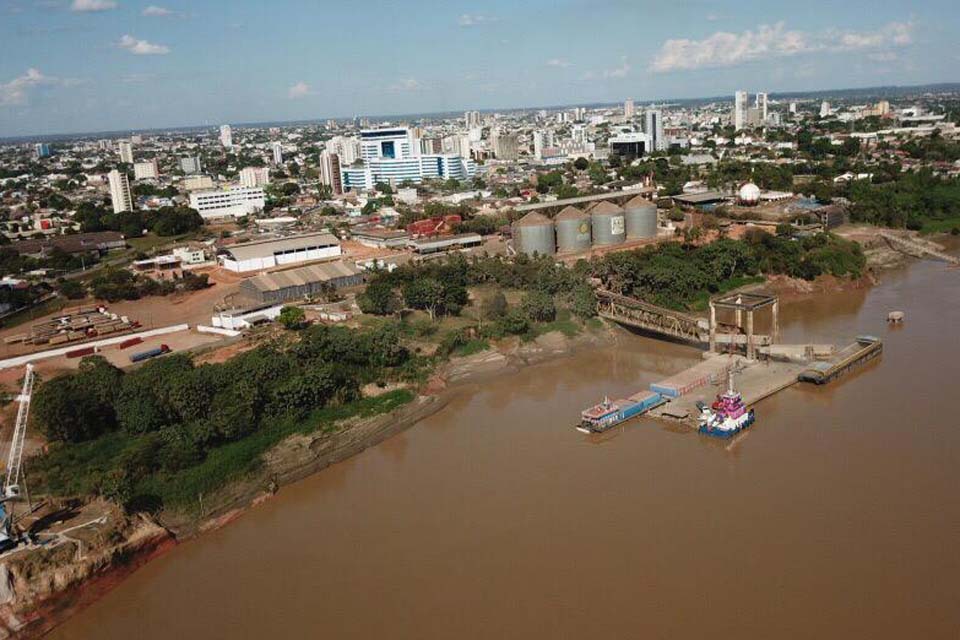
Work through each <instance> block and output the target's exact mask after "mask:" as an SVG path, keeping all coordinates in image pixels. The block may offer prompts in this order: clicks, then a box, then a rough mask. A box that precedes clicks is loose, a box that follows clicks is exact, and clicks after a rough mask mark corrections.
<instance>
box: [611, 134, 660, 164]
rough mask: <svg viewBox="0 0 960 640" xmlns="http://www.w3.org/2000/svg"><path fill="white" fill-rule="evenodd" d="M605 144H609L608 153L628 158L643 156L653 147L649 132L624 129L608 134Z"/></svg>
mask: <svg viewBox="0 0 960 640" xmlns="http://www.w3.org/2000/svg"><path fill="white" fill-rule="evenodd" d="M607 144H609V145H610V153H613V154H616V155H618V156H624V157H630V158H639V157H641V156H644V155H646V154H648V153H650V151H651V149H652V148H653V147H652V144H651V141H650V136H649V134H647V133H643V132H639V131H625V132H621V133H618V134H616V135H613V136H610V139H609V140H608V142H607Z"/></svg>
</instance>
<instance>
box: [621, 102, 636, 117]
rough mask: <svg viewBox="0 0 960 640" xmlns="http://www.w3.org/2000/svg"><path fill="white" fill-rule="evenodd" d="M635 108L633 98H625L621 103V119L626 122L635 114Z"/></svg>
mask: <svg viewBox="0 0 960 640" xmlns="http://www.w3.org/2000/svg"><path fill="white" fill-rule="evenodd" d="M636 111H637V110H636V107H634V105H633V98H627V100H626V101H625V102H624V103H623V117H624V118H627V119H628V120H629V119H630V118H632V117H633V116H634V115H635V114H636Z"/></svg>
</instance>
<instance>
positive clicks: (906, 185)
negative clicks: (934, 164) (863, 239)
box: [848, 170, 960, 233]
mask: <svg viewBox="0 0 960 640" xmlns="http://www.w3.org/2000/svg"><path fill="white" fill-rule="evenodd" d="M848 197H849V198H850V200H851V202H852V203H853V204H852V206H851V207H850V219H851V220H853V221H854V222H869V223H871V224H876V225H882V226H887V227H898V228H904V227H906V228H907V229H913V230H918V231H923V232H928V233H929V232H936V231H949V230H950V229H952V228H953V227H954V226H957V224H958V222H960V179H958V178H943V177H939V176H936V175H934V174H933V173H932V172H930V171H927V170H924V171H919V172H917V173H903V174H900V175H898V176H897V178H896V179H895V180H892V181H889V182H884V183H882V184H873V183H870V182H867V181H862V180H861V181H857V182H854V183H853V184H851V185H850V188H849V195H848Z"/></svg>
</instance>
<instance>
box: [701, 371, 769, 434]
mask: <svg viewBox="0 0 960 640" xmlns="http://www.w3.org/2000/svg"><path fill="white" fill-rule="evenodd" d="M733 375H734V371H733V369H731V370H730V371H729V372H728V373H727V391H726V393H723V394H720V395H718V396H717V399H716V401H715V402H714V403H713V404H712V405H710V406H709V407H708V406H707V405H706V404H705V403H703V402H697V408H698V409H699V410H700V429H699V431H700V433H702V434H704V435H708V436H713V437H715V438H731V437H733V436H734V435H736V434H737V433H740V432H741V431H743V430H744V429H746V428H748V427H749V426H750V425H752V424H753V422H754V419H755V416H754V413H753V409H749V410H748V409H747V406H746V405H745V404H744V403H743V396H741V395H740V392H739V391H736V390H735V389H734V388H733Z"/></svg>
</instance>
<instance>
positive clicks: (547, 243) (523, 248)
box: [513, 211, 557, 256]
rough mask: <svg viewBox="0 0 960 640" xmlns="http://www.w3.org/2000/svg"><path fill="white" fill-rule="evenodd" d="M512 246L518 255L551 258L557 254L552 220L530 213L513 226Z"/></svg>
mask: <svg viewBox="0 0 960 640" xmlns="http://www.w3.org/2000/svg"><path fill="white" fill-rule="evenodd" d="M513 238H514V246H515V248H516V250H517V252H518V253H525V254H527V255H530V256H532V255H533V254H535V253H537V254H540V255H542V256H552V255H553V254H555V253H556V252H557V238H556V234H555V233H554V224H553V220H551V219H550V218H547V217H546V216H544V215H543V214H540V213H537V212H536V211H531V212H530V213H528V214H527V215H525V216H523V217H522V218H520V220H518V221H517V222H516V223H514V225H513Z"/></svg>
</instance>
